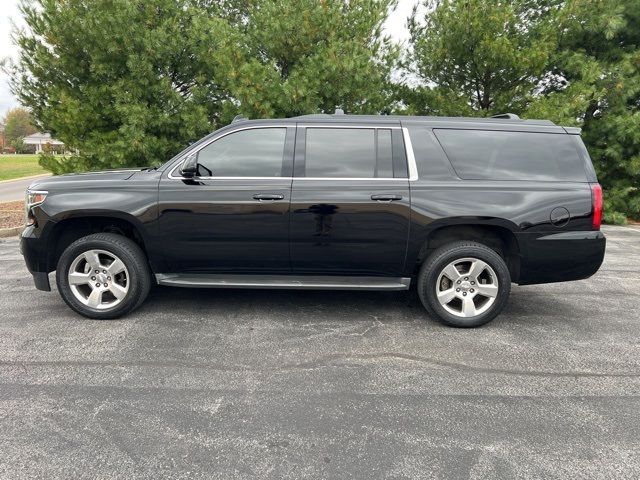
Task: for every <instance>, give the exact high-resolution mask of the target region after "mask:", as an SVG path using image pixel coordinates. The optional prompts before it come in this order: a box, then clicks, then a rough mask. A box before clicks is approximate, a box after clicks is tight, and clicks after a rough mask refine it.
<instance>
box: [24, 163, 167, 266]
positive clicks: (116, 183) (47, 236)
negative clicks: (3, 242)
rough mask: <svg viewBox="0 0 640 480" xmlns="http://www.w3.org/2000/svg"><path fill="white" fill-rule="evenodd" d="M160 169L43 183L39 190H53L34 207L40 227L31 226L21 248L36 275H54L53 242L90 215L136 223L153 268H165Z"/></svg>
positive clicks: (67, 178)
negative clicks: (160, 233)
mask: <svg viewBox="0 0 640 480" xmlns="http://www.w3.org/2000/svg"><path fill="white" fill-rule="evenodd" d="M159 181H160V173H159V172H156V171H139V170H136V171H126V172H125V171H121V172H117V171H116V172H107V173H91V174H86V175H70V176H60V177H53V178H44V179H39V180H37V181H36V182H34V183H33V184H32V186H31V188H33V189H37V190H46V191H49V195H48V196H47V199H46V201H45V202H44V203H43V204H42V205H39V206H37V207H34V209H33V214H34V216H35V218H36V221H37V226H31V227H27V228H25V230H24V231H23V233H22V238H21V250H22V251H23V254H24V256H25V260H26V261H27V267H28V268H29V270H30V271H32V272H50V271H52V270H54V269H55V264H52V263H51V262H52V254H53V248H52V246H53V243H54V240H55V238H54V237H55V236H56V235H57V234H58V233H59V230H60V229H63V228H64V222H65V221H66V220H70V219H79V221H82V218H87V217H104V218H116V219H119V220H122V221H125V222H128V223H130V224H131V225H133V227H134V228H135V229H136V231H137V232H138V234H139V235H140V237H141V239H142V241H143V242H144V246H145V249H146V251H147V255H148V257H149V262H150V264H151V267H152V268H154V269H155V268H161V266H162V262H163V259H162V243H163V242H162V240H161V239H158V237H157V224H156V221H157V217H158V210H157V209H158V182H159Z"/></svg>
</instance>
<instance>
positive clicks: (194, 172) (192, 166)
mask: <svg viewBox="0 0 640 480" xmlns="http://www.w3.org/2000/svg"><path fill="white" fill-rule="evenodd" d="M180 175H182V176H183V177H184V178H194V177H197V176H198V155H197V154H191V155H187V158H185V159H184V162H182V166H181V167H180Z"/></svg>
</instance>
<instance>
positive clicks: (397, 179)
mask: <svg viewBox="0 0 640 480" xmlns="http://www.w3.org/2000/svg"><path fill="white" fill-rule="evenodd" d="M293 179H294V180H312V181H317V180H338V181H343V180H346V181H351V180H356V181H360V180H361V181H364V180H366V181H371V180H373V181H376V182H377V181H387V182H388V181H389V180H394V181H400V182H406V181H407V180H408V178H400V177H373V178H369V177H293Z"/></svg>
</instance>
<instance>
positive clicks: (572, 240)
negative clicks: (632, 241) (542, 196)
mask: <svg viewBox="0 0 640 480" xmlns="http://www.w3.org/2000/svg"><path fill="white" fill-rule="evenodd" d="M517 239H518V243H519V246H520V253H521V263H520V276H519V278H518V282H517V283H519V284H520V285H532V284H536V283H553V282H566V281H570V280H582V279H584V278H588V277H590V276H591V275H593V274H594V273H596V272H597V271H598V269H599V268H600V265H602V261H603V260H604V252H605V247H606V243H607V240H606V238H605V236H604V235H603V234H602V232H600V231H584V232H583V231H574V232H562V233H554V234H550V235H540V234H539V233H537V234H536V233H520V234H518V235H517Z"/></svg>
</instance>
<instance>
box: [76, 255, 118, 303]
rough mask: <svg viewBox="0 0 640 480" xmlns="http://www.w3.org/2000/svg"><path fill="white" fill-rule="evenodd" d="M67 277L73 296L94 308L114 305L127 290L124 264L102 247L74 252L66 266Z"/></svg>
mask: <svg viewBox="0 0 640 480" xmlns="http://www.w3.org/2000/svg"><path fill="white" fill-rule="evenodd" d="M67 279H68V281H69V287H70V288H71V292H72V293H73V295H74V296H75V297H76V299H78V301H80V302H82V303H83V304H84V305H86V306H87V307H89V308H95V309H96V310H106V309H108V308H113V307H115V306H116V305H118V304H120V302H122V300H123V299H124V298H125V297H126V296H127V292H129V271H128V270H127V267H126V266H125V264H124V263H123V262H122V260H120V259H119V258H118V257H117V256H115V255H114V254H113V253H110V252H107V251H105V250H87V251H86V252H84V253H81V254H80V255H78V256H77V257H76V258H75V260H74V261H73V262H72V263H71V266H70V267H69V273H68V276H67Z"/></svg>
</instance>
